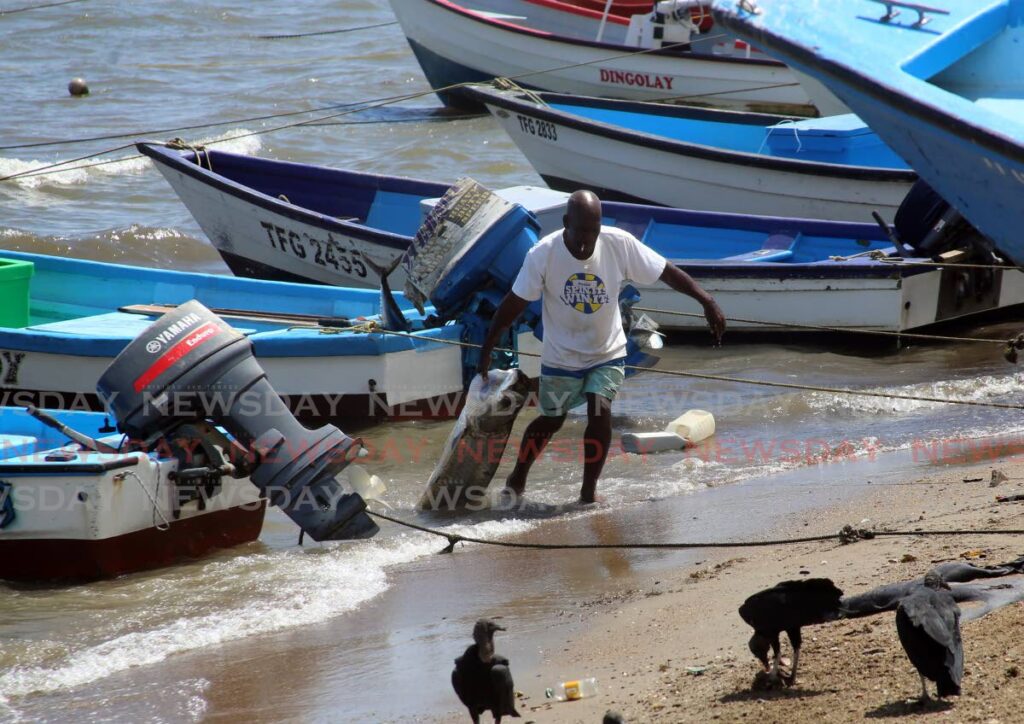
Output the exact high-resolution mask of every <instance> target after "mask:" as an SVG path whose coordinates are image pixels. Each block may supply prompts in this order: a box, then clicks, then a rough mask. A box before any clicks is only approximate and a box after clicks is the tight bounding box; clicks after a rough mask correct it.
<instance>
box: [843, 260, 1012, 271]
mask: <svg viewBox="0 0 1024 724" xmlns="http://www.w3.org/2000/svg"><path fill="white" fill-rule="evenodd" d="M829 258H831V257H829ZM835 261H843V259H836V260H835ZM878 261H882V262H885V263H886V264H892V265H893V266H941V267H949V268H950V269H1016V270H1018V271H1020V270H1022V269H1024V267H1019V266H1012V265H1010V264H968V263H961V262H954V261H907V260H906V259H903V258H901V257H898V256H890V257H885V258H881V259H879V260H878Z"/></svg>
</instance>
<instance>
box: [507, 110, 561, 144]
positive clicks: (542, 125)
mask: <svg viewBox="0 0 1024 724" xmlns="http://www.w3.org/2000/svg"><path fill="white" fill-rule="evenodd" d="M516 118H518V119H519V129H520V130H521V131H522V132H523V133H529V134H530V135H531V136H537V138H546V139H548V140H549V141H557V140H558V127H557V126H556V125H555V124H554V123H550V122H549V121H542V120H540V119H538V118H529V117H528V116H521V115H519V114H518V113H517V114H516Z"/></svg>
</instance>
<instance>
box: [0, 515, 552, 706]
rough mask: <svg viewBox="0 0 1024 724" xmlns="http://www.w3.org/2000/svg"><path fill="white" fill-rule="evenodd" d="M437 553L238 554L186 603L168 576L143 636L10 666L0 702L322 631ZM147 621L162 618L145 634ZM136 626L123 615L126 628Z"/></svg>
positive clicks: (336, 548)
mask: <svg viewBox="0 0 1024 724" xmlns="http://www.w3.org/2000/svg"><path fill="white" fill-rule="evenodd" d="M534 525H536V523H531V522H529V521H525V520H518V519H506V520H500V521H499V520H493V521H484V522H481V523H476V524H472V525H465V524H459V525H452V526H450V527H446V528H445V530H446V531H448V532H452V533H456V534H459V535H468V536H479V537H495V536H503V535H510V534H515V533H520V532H524V531H526V530H528V529H530V528H532V527H533V526H534ZM436 551H437V538H436V537H434V536H430V535H428V534H425V533H407V534H399V535H396V536H392V537H390V538H388V539H386V540H380V541H366V542H362V543H355V544H327V545H324V546H322V547H319V548H306V549H287V550H283V551H274V552H271V553H261V554H254V555H241V556H237V557H235V558H231V559H229V560H226V561H213V562H210V563H209V564H207V565H205V566H204V567H203V571H202V573H200V574H199V575H198V576H196V575H195V573H193V574H192V575H191V576H190V577H189V581H190V583H189V596H188V597H187V601H183V600H182V599H181V596H180V591H181V588H180V581H178V580H177V579H176V578H175V577H174V576H173V575H172V576H169V577H167V578H159V579H155V580H154V579H147V580H141V581H139V583H138V587H139V588H140V589H147V588H149V587H152V588H153V589H155V590H145V591H144V593H145V595H141V596H140V598H142V599H144V600H146V601H147V609H148V610H147V611H145V612H139V613H138V617H137V619H136V621H135V623H134V625H136V626H140V625H141V626H142V627H143V630H139V631H131V632H128V633H121V634H116V635H113V636H112V637H110V638H108V639H107V640H104V641H101V642H98V643H91V644H86V645H84V646H82V647H81V648H78V649H75V650H71V651H68V652H67V653H66V655H65V656H64V657H63V660H61V661H59V662H55V663H50V664H48V665H40V664H35V665H33V664H28V663H26V664H22V665H17V666H14V667H12V668H10V669H9V670H8V671H6V672H4V673H3V674H2V675H0V702H3V701H4V700H5V698H6V699H7V700H9V699H10V698H11V697H21V696H25V695H28V694H38V693H53V692H57V691H62V690H69V689H74V688H77V687H80V686H84V685H86V684H89V683H91V682H94V681H97V680H99V679H103V678H106V677H108V676H111V675H113V674H116V673H119V672H122V671H125V670H128V669H133V668H136V667H140V666H147V665H151V664H155V663H158V662H160V661H163V660H165V659H167V658H168V657H170V656H173V655H175V654H179V653H183V652H186V651H192V650H195V649H201V648H205V647H208V646H216V645H219V644H223V643H225V642H228V641H233V640H237V639H241V638H245V637H248V636H253V635H258V634H266V633H272V632H275V631H280V630H283V629H288V628H294V627H297V626H307V625H314V624H318V623H320V622H322V621H326V620H328V619H330V618H333V617H335V616H338V615H341V614H343V613H345V612H347V611H351V610H353V609H355V608H358V607H359V606H361V605H362V604H364V603H365V602H367V601H369V600H371V599H373V598H375V597H377V596H379V595H380V594H381V593H383V592H384V591H386V590H387V589H388V588H389V583H388V575H387V569H388V568H390V567H393V566H395V565H399V564H402V563H408V562H411V561H413V560H416V559H417V558H421V557H423V556H427V555H431V554H433V553H435V552H436ZM141 593H143V591H140V594H141ZM239 597H242V598H244V599H245V602H244V603H243V604H241V605H238V604H237V600H238V598H239ZM154 599H156V600H154ZM204 605H205V606H208V607H209V608H210V609H211V610H210V611H208V612H206V613H204V614H200V615H190V613H188V612H192V611H194V610H196V609H197V608H202V607H203V606H204ZM149 615H159V616H161V617H162V618H163V619H166V620H162V621H160V622H157V623H151V624H150V627H148V628H147V627H146V617H147V616H149ZM133 618H135V617H133V616H130V615H127V616H123V617H122V621H131V620H132V619H133ZM70 645H71V646H73V645H74V644H70ZM8 706H9V705H8ZM0 708H2V705H0Z"/></svg>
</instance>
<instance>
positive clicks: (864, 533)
mask: <svg viewBox="0 0 1024 724" xmlns="http://www.w3.org/2000/svg"><path fill="white" fill-rule="evenodd" d="M366 512H367V513H369V514H370V515H372V516H374V517H375V518H379V519H381V520H386V521H388V522H390V523H395V524H396V525H400V526H403V527H405V528H410V529H412V530H416V531H420V532H421V533H427V534H429V535H433V536H437V537H439V538H445V539H446V540H447V541H448V545H447V546H446V547H445V548H444V549H443V550H441V551H440V553H452V552H453V551H454V550H455V546H456V545H457V544H458V543H477V544H479V545H486V546H495V547H498V548H520V549H529V550H546V551H558V550H685V549H700V548H767V547H770V546H784V545H795V544H799V543H820V542H824V541H832V540H834V541H837V542H839V543H853V542H855V541H857V540H870V539H872V538H883V537H885V538H896V537H905V536H917V537H939V536H962V535H1024V529H1020V528H1011V529H982V530H961V529H953V530H868V529H864V528H855V527H853V526H850V525H847V526H844V527H843V528H842V530H839V531H838V532H836V533H824V534H822V535H809V536H801V537H798V538H774V539H766V540H747V541H696V542H685V543H529V542H522V541H505V540H494V539H492V538H478V537H476V536H469V535H462V534H461V533H451V532H447V531H443V530H439V529H437V528H430V527H427V526H425V525H419V524H417V523H413V522H411V521H408V520H403V519H402V518H398V517H396V516H393V515H387V514H386V513H381V512H378V511H376V510H369V509H367V511H366Z"/></svg>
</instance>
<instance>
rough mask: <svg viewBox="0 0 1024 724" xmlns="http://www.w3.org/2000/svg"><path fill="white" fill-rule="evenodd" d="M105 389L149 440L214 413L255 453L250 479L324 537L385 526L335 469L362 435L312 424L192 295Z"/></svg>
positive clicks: (139, 341) (116, 368) (131, 431)
mask: <svg viewBox="0 0 1024 724" xmlns="http://www.w3.org/2000/svg"><path fill="white" fill-rule="evenodd" d="M97 391H98V392H99V395H100V397H101V398H102V399H103V400H104V402H105V403H106V405H107V408H108V409H109V410H110V412H111V413H112V414H113V416H114V417H115V418H116V419H117V422H118V429H119V431H120V432H122V433H124V434H125V435H127V436H128V437H129V438H130V439H132V440H133V441H135V442H136V443H137V444H139V445H141V446H143V447H146V446H152V445H155V444H156V443H157V442H158V441H159V440H161V439H163V438H167V437H170V436H171V435H172V434H174V432H175V430H177V429H179V428H182V427H183V426H184V425H186V424H188V423H194V422H196V421H200V420H209V421H211V422H213V423H214V424H216V425H219V426H221V427H223V428H224V429H225V430H227V431H228V433H229V434H230V435H231V436H232V437H234V439H235V441H237V443H238V444H239V445H241V446H242V447H243V448H245V449H246V450H247V451H249V452H250V453H251V456H252V465H251V470H250V480H252V482H253V483H254V484H255V485H256V486H257V488H259V489H260V491H261V492H262V493H263V494H264V495H265V496H266V497H267V498H268V500H269V502H270V503H271V504H272V505H277V506H278V507H280V508H281V510H282V511H283V512H284V513H285V514H286V515H287V516H288V517H289V518H291V519H292V520H293V521H294V522H295V523H296V524H297V525H298V526H299V527H300V528H302V529H303V530H304V531H305V532H306V533H307V534H309V535H310V536H311V537H312V538H313V539H314V540H317V541H322V540H343V539H350V538H367V537H370V536H372V535H374V534H375V533H376V532H377V530H378V529H377V526H376V524H375V523H374V522H373V521H372V520H371V519H370V517H369V516H368V515H367V514H366V512H365V508H366V504H365V502H364V501H363V499H362V498H361V497H360V496H359V495H358V494H356V493H347V492H345V491H344V489H343V488H342V486H341V485H340V483H339V482H338V481H337V480H335V477H334V476H335V475H336V474H337V473H339V472H340V471H341V470H342V469H344V468H345V466H347V465H348V464H349V463H350V462H351V461H352V460H353V459H354V458H355V456H356V455H357V454H358V451H359V448H360V442H359V441H358V440H355V439H353V438H350V437H348V436H347V435H345V433H343V432H342V431H341V430H339V429H338V428H336V427H334V426H333V425H325V426H324V427H321V428H318V429H316V430H310V429H308V428H306V427H304V426H303V425H302V424H301V423H299V421H298V420H296V419H295V417H294V416H293V415H292V413H291V411H290V410H289V409H288V408H287V406H286V405H285V404H284V401H283V400H281V398H280V396H279V395H278V394H277V393H276V392H275V391H274V389H273V388H272V387H271V385H270V383H269V382H268V381H267V378H266V373H265V372H264V371H263V369H262V367H260V365H259V363H258V362H257V361H256V358H255V357H254V356H253V353H252V343H251V342H250V341H249V340H248V338H246V337H245V336H244V335H242V334H241V333H239V332H237V331H236V330H234V329H232V328H231V327H230V326H229V325H228V324H227V323H226V322H224V321H223V320H221V319H220V318H219V317H217V315H215V314H214V313H213V312H211V311H210V310H209V309H207V308H206V307H204V306H203V305H202V304H201V303H199V302H198V301H195V300H193V301H190V302H186V303H185V304H182V305H180V306H179V307H177V308H176V309H174V310H172V311H170V312H168V313H167V314H165V315H163V316H162V317H160V318H159V319H158V320H156V321H155V322H154V323H153V324H152V325H150V326H149V327H147V328H146V330H145V331H143V332H142V334H140V335H139V336H138V337H137V338H136V339H135V340H134V341H133V342H132V343H131V344H129V345H128V347H126V348H125V349H124V350H123V351H122V352H121V354H119V355H118V356H117V358H116V359H115V360H114V361H113V362H112V363H111V364H110V366H109V367H107V369H106V370H105V371H104V373H103V375H102V376H101V377H100V380H99V382H98V383H97Z"/></svg>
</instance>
